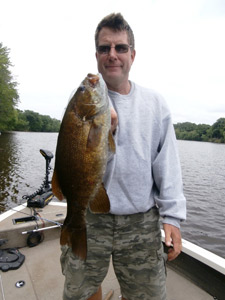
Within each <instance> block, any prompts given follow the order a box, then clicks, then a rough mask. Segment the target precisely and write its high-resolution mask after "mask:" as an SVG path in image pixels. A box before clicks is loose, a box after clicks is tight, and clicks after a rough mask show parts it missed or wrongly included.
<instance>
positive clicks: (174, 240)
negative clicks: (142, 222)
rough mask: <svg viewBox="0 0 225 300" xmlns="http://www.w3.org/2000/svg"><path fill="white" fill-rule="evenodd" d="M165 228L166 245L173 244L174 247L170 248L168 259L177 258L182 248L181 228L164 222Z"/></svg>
mask: <svg viewBox="0 0 225 300" xmlns="http://www.w3.org/2000/svg"><path fill="white" fill-rule="evenodd" d="M163 229H164V232H165V244H166V246H167V247H170V246H171V245H172V244H173V247H172V248H169V250H168V260H169V261H171V260H173V259H175V258H176V257H177V256H178V255H179V254H180V252H181V250H182V241H181V233H180V229H179V228H177V227H175V226H173V225H170V224H163Z"/></svg>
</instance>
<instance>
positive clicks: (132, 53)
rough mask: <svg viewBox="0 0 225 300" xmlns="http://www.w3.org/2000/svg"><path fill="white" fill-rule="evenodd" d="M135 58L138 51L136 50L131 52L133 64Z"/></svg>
mask: <svg viewBox="0 0 225 300" xmlns="http://www.w3.org/2000/svg"><path fill="white" fill-rule="evenodd" d="M135 56H136V51H135V50H133V51H131V60H132V63H133V62H134V59H135Z"/></svg>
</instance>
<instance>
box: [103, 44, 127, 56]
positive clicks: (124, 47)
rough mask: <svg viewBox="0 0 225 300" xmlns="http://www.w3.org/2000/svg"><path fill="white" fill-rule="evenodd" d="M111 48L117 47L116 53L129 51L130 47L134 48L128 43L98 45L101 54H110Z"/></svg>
mask: <svg viewBox="0 0 225 300" xmlns="http://www.w3.org/2000/svg"><path fill="white" fill-rule="evenodd" d="M111 48H115V50H116V53H119V54H120V53H127V52H128V50H129V49H130V48H132V46H131V45H127V44H118V45H116V46H115V47H111V46H109V45H100V46H98V47H97V51H98V53H99V54H109V52H110V50H111Z"/></svg>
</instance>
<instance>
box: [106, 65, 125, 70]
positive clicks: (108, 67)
mask: <svg viewBox="0 0 225 300" xmlns="http://www.w3.org/2000/svg"><path fill="white" fill-rule="evenodd" d="M121 67H122V66H117V65H107V66H105V68H106V69H111V70H113V69H118V68H121Z"/></svg>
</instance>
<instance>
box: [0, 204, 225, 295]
mask: <svg viewBox="0 0 225 300" xmlns="http://www.w3.org/2000/svg"><path fill="white" fill-rule="evenodd" d="M65 216H66V203H64V202H62V203H61V202H58V201H53V200H52V201H51V202H50V203H48V205H46V206H45V207H43V208H33V207H32V208H31V207H28V206H27V205H26V204H22V205H19V206H17V207H15V208H13V209H10V210H9V211H7V212H4V213H3V214H1V215H0V244H1V247H0V266H1V271H0V299H1V300H14V299H21V300H28V299H29V300H37V299H38V300H47V299H48V300H49V299H54V300H61V299H62V291H63V285H64V276H63V275H62V272H61V267H60V243H59V236H60V227H61V224H62V223H63V220H64V218H65ZM3 249H4V250H3ZM102 288H103V299H112V300H115V299H120V298H119V297H120V287H119V284H118V281H117V279H116V276H115V273H114V271H113V266H112V263H110V266H109V271H108V274H107V276H106V278H105V280H104V281H103V283H102ZM167 294H168V300H181V299H182V300H186V299H188V300H201V299H202V300H209V299H218V300H224V299H225V259H223V258H222V257H219V256H217V255H215V254H213V253H211V252H209V251H207V250H205V249H203V248H201V247H198V246H196V245H194V244H192V243H190V242H188V241H186V240H183V251H182V253H181V254H180V256H179V257H178V258H177V259H176V260H174V261H173V262H170V263H167ZM107 297H108V298H107ZM109 297H110V298H109Z"/></svg>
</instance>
